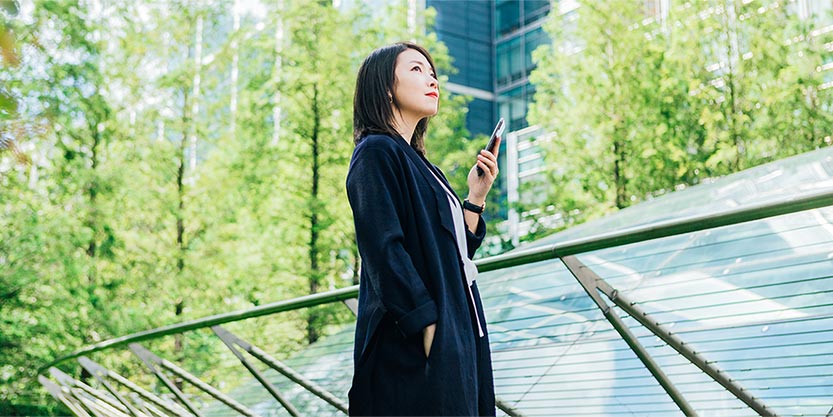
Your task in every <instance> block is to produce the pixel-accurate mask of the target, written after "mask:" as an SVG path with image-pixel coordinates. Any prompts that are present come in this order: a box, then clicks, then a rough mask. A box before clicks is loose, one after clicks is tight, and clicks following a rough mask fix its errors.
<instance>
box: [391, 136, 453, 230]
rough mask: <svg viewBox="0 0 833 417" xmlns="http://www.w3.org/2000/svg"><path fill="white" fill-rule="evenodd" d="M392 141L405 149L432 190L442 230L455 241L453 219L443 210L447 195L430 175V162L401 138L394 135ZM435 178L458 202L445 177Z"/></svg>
mask: <svg viewBox="0 0 833 417" xmlns="http://www.w3.org/2000/svg"><path fill="white" fill-rule="evenodd" d="M394 141H395V142H396V143H397V144H398V145H399V146H400V147H403V148H406V150H405V154H406V155H408V158H409V159H410V160H411V163H412V164H413V165H416V166H417V171H419V173H420V174H422V176H423V178H424V179H425V181H426V182H427V183H428V184H429V186H430V187H431V189H433V190H434V198H435V199H436V200H437V214H438V215H439V216H440V223H441V224H442V226H443V228H444V229H445V230H447V231H448V233H450V234H451V236H452V237H453V238H454V239H457V233H456V232H455V231H454V219H453V218H452V217H451V211H450V210H444V208H445V207H447V206H448V197H447V196H448V193H446V191H445V190H444V189H443V186H442V185H440V183H439V182H437V180H436V179H435V178H434V175H435V174H434V173H432V169H431V168H429V166H430V164H431V163H430V162H428V159H426V158H425V157H424V156H422V155H420V154H419V153H417V151H416V150H415V149H414V148H412V147H411V145H410V144H409V143H408V142H407V141H406V140H405V139H404V138H403V137H402V136H401V135H396V137H394ZM436 177H437V178H439V179H440V181H442V182H443V183H444V184H445V185H446V186H447V187H448V189H449V190H451V192H452V194H454V198H455V199H456V200H457V202H458V203H459V202H460V198H459V197H457V193H456V192H455V191H454V189H452V188H451V185H450V184H449V183H448V181H447V180H446V178H445V176H443V175H442V173H440V172H439V170H438V172H437V173H436Z"/></svg>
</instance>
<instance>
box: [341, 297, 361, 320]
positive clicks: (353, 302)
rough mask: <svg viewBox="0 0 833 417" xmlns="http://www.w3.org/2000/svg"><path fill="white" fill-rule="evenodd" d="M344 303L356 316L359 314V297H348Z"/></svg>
mask: <svg viewBox="0 0 833 417" xmlns="http://www.w3.org/2000/svg"><path fill="white" fill-rule="evenodd" d="M344 305H346V306H347V308H349V309H350V311H351V312H353V315H354V316H356V315H358V314H359V299H358V298H348V299H346V300H344Z"/></svg>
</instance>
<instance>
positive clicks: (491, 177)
mask: <svg viewBox="0 0 833 417" xmlns="http://www.w3.org/2000/svg"><path fill="white" fill-rule="evenodd" d="M477 166H479V167H480V169H482V170H483V172H484V173H488V177H489V180H490V181H494V179H495V174H494V171H492V169H491V168H489V166H488V165H486V164H485V163H484V162H483V161H477Z"/></svg>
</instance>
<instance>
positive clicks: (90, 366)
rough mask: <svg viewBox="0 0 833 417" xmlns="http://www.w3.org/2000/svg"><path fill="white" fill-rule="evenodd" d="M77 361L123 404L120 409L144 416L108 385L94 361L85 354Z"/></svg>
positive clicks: (135, 415)
mask: <svg viewBox="0 0 833 417" xmlns="http://www.w3.org/2000/svg"><path fill="white" fill-rule="evenodd" d="M78 363H80V364H81V367H82V368H84V369H86V370H87V372H89V373H90V375H92V376H93V377H95V379H96V380H97V381H98V383H99V384H101V385H102V386H104V388H105V389H107V391H109V392H110V394H111V395H113V397H116V399H117V400H118V401H119V402H120V403H122V404H123V405H124V409H123V410H121V411H125V412H127V413H128V414H130V415H132V416H133V417H146V416H145V413H143V412H141V411H139V410H137V409H136V407H134V406H133V404H131V403H130V401H127V399H125V398H124V397H123V396H122V395H121V394H120V393H119V392H118V390H116V389H115V388H113V386H112V385H110V383H109V382H107V380H106V379H104V375H102V374H101V372H100V369H99V368H98V367H97V366H95V363H93V362H92V361H91V360H89V359H88V358H87V357H86V356H82V357H80V358H78ZM118 408H120V409H121V408H122V407H118Z"/></svg>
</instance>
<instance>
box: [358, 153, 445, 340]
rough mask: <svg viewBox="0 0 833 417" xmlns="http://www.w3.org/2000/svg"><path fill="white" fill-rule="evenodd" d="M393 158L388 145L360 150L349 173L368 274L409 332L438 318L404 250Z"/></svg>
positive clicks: (399, 192)
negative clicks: (386, 146) (387, 147)
mask: <svg viewBox="0 0 833 417" xmlns="http://www.w3.org/2000/svg"><path fill="white" fill-rule="evenodd" d="M394 161H395V160H394V155H393V151H392V150H390V149H386V148H381V147H365V148H362V149H360V150H357V152H356V154H355V155H354V157H353V162H352V164H351V166H350V172H349V173H348V175H347V197H348V199H349V201H350V207H351V208H352V209H353V220H354V222H355V225H356V243H357V244H358V247H359V253H360V255H361V257H362V268H365V270H366V273H367V274H366V275H365V277H366V278H367V279H368V280H370V282H369V284H370V287H371V288H372V289H373V291H374V292H375V293H376V295H377V296H378V297H379V298H380V299H381V302H382V304H383V305H384V307H385V309H386V310H387V311H388V312H389V313H390V314H391V315H392V316H393V319H394V320H395V322H396V325H397V326H398V327H399V329H400V331H401V332H402V333H403V334H404V335H405V336H407V337H410V336H413V335H415V334H416V333H418V332H420V331H421V330H422V329H423V328H425V327H426V326H428V325H430V324H432V323H435V322H436V321H437V306H436V304H435V303H434V300H433V299H432V297H431V295H430V294H429V292H428V290H427V289H426V288H425V284H424V282H423V281H422V278H420V276H419V273H418V272H417V270H416V268H415V267H414V263H413V260H412V259H411V256H410V255H409V254H408V252H407V251H406V250H405V246H404V242H405V236H404V233H403V229H402V224H401V220H400V215H401V212H402V208H403V207H404V205H403V204H404V203H403V201H404V198H403V192H404V191H405V190H403V189H402V187H401V185H400V182H399V180H398V176H400V175H402V174H401V172H400V170H398V169H397V165H396V164H395V162H394Z"/></svg>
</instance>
